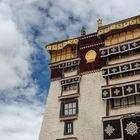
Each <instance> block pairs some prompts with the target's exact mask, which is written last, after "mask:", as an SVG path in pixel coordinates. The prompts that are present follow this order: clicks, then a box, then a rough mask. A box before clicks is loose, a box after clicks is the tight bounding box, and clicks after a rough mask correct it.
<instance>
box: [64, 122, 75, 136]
mask: <svg viewBox="0 0 140 140" xmlns="http://www.w3.org/2000/svg"><path fill="white" fill-rule="evenodd" d="M70 134H73V122H72V121H71V122H65V124H64V135H70Z"/></svg>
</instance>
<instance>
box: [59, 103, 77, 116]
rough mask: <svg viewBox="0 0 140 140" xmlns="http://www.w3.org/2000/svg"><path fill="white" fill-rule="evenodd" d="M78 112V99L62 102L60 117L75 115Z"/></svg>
mask: <svg viewBox="0 0 140 140" xmlns="http://www.w3.org/2000/svg"><path fill="white" fill-rule="evenodd" d="M77 114H78V100H74V101H69V102H62V103H61V109H60V117H67V116H75V115H77Z"/></svg>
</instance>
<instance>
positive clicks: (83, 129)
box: [39, 72, 106, 140]
mask: <svg viewBox="0 0 140 140" xmlns="http://www.w3.org/2000/svg"><path fill="white" fill-rule="evenodd" d="M104 82H105V81H104V79H103V78H102V73H101V72H96V73H90V74H86V75H82V77H81V82H80V97H79V98H78V100H79V106H78V108H79V114H78V119H77V120H74V134H73V135H66V136H64V122H63V121H60V118H59V112H60V104H61V103H60V101H59V99H58V96H60V94H61V85H60V82H59V81H53V82H51V86H50V91H49V95H48V98H47V106H46V108H45V114H44V120H43V124H42V128H41V133H40V139H39V140H56V139H58V138H68V137H77V138H78V140H102V139H103V124H102V117H103V116H105V115H106V114H105V111H106V104H105V103H106V102H104V101H103V100H102V97H101V96H102V94H101V85H104Z"/></svg>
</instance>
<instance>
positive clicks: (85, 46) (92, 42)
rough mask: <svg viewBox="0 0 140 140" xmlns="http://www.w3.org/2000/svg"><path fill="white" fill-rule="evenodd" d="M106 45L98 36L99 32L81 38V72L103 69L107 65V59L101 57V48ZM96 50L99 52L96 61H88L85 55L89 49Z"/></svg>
mask: <svg viewBox="0 0 140 140" xmlns="http://www.w3.org/2000/svg"><path fill="white" fill-rule="evenodd" d="M103 46H104V42H103V41H102V40H101V39H99V38H97V34H96V33H93V34H89V35H86V36H83V37H81V38H80V41H79V49H80V58H81V62H80V72H81V73H83V72H88V71H95V70H99V69H101V68H102V67H103V66H104V65H105V60H104V59H103V58H101V57H100V52H99V49H100V48H101V47H103ZM90 50H94V51H95V52H96V53H97V56H96V59H95V61H94V62H91V63H87V62H86V59H85V55H86V53H87V52H88V51H90Z"/></svg>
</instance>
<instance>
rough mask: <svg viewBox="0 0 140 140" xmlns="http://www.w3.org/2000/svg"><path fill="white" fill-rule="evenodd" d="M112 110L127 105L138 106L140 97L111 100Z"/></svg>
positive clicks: (133, 96)
mask: <svg viewBox="0 0 140 140" xmlns="http://www.w3.org/2000/svg"><path fill="white" fill-rule="evenodd" d="M111 104H112V108H120V107H125V106H129V105H136V104H140V95H139V94H138V95H132V96H128V97H124V98H115V99H111Z"/></svg>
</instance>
